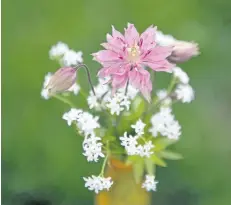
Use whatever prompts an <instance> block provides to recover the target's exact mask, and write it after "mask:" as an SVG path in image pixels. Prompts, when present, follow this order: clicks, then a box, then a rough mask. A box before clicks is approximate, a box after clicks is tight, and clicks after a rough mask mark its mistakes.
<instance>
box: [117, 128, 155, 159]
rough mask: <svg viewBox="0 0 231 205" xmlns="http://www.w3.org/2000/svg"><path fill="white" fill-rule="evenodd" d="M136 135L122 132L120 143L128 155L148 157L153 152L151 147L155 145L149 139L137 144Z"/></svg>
mask: <svg viewBox="0 0 231 205" xmlns="http://www.w3.org/2000/svg"><path fill="white" fill-rule="evenodd" d="M138 138H139V137H138V136H132V135H129V136H128V135H127V132H125V133H124V136H123V137H120V141H121V145H122V146H123V147H124V148H125V150H126V152H127V154H128V155H139V156H141V157H150V155H152V154H153V151H151V150H152V148H154V147H155V146H154V145H153V144H152V142H151V141H148V142H146V143H145V144H144V145H138V142H137V139H138Z"/></svg>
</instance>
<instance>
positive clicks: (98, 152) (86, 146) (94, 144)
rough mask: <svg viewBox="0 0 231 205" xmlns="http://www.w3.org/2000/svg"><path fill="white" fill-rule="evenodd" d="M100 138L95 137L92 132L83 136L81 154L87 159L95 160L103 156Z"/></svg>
mask: <svg viewBox="0 0 231 205" xmlns="http://www.w3.org/2000/svg"><path fill="white" fill-rule="evenodd" d="M100 140H101V138H99V137H96V136H95V135H94V134H91V135H89V136H86V137H85V139H84V141H83V150H84V153H83V155H84V156H86V157H87V161H89V162H91V161H94V162H97V161H98V160H99V157H104V154H103V153H102V146H103V144H102V143H101V142H100Z"/></svg>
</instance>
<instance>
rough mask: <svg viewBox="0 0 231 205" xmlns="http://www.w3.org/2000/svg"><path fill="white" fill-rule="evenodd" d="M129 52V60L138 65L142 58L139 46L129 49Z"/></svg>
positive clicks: (135, 45)
mask: <svg viewBox="0 0 231 205" xmlns="http://www.w3.org/2000/svg"><path fill="white" fill-rule="evenodd" d="M127 51H128V60H129V61H130V62H132V63H136V62H137V61H138V60H139V57H140V49H139V46H138V45H137V44H134V45H133V46H132V47H129V48H127Z"/></svg>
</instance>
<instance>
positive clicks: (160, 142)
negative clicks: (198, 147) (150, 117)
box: [154, 137, 177, 152]
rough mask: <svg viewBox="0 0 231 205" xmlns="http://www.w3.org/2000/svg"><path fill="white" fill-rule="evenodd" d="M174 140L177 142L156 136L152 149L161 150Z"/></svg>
mask: <svg viewBox="0 0 231 205" xmlns="http://www.w3.org/2000/svg"><path fill="white" fill-rule="evenodd" d="M176 142H177V141H176V140H172V139H168V138H166V137H160V138H157V139H156V140H154V144H155V148H154V151H156V152H158V151H161V150H163V149H165V148H166V147H168V146H170V145H172V144H174V143H176Z"/></svg>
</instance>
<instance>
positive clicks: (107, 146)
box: [99, 141, 110, 177]
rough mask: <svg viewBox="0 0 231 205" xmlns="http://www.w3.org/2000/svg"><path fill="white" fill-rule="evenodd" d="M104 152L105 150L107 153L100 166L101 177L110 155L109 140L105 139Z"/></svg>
mask: <svg viewBox="0 0 231 205" xmlns="http://www.w3.org/2000/svg"><path fill="white" fill-rule="evenodd" d="M106 148H107V150H106V152H107V155H106V157H105V158H104V161H103V165H102V168H101V172H100V174H99V175H100V176H101V177H103V176H104V171H105V167H106V164H107V161H108V158H109V156H110V148H109V142H108V141H107V144H106Z"/></svg>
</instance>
